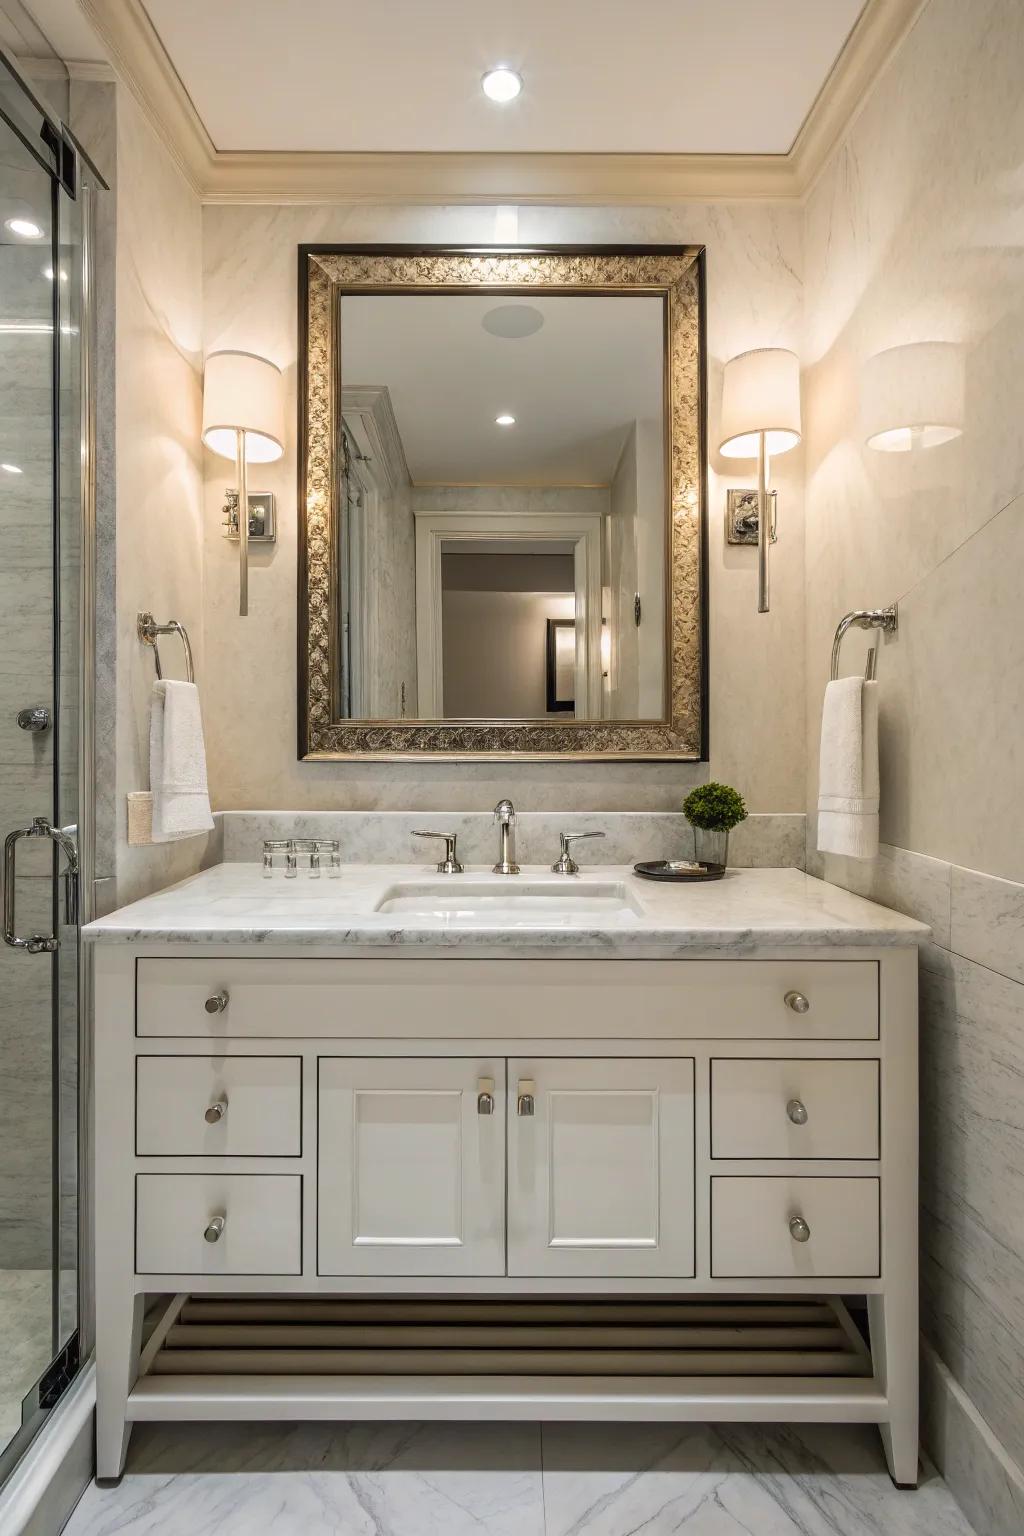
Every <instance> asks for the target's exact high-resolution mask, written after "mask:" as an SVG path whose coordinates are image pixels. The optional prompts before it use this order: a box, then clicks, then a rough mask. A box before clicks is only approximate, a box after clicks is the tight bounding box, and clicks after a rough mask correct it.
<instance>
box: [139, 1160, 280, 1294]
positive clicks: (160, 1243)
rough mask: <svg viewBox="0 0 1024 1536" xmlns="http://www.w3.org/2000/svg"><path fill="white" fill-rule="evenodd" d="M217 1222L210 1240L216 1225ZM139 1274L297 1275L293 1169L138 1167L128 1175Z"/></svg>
mask: <svg viewBox="0 0 1024 1536" xmlns="http://www.w3.org/2000/svg"><path fill="white" fill-rule="evenodd" d="M221 1218H222V1219H223V1228H222V1230H221V1231H220V1232H219V1235H217V1236H216V1238H215V1240H213V1241H210V1240H209V1239H208V1238H207V1237H206V1236H205V1234H206V1232H207V1230H211V1236H212V1235H213V1232H214V1231H215V1230H216V1227H215V1226H214V1227H213V1228H212V1229H211V1223H214V1224H216V1222H217V1221H218V1219H221ZM135 1270H136V1273H137V1274H140V1275H298V1274H301V1273H302V1179H301V1177H300V1175H298V1174H260V1173H228V1174H218V1173H140V1174H138V1175H137V1176H136V1179H135Z"/></svg>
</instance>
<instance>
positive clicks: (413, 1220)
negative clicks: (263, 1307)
mask: <svg viewBox="0 0 1024 1536" xmlns="http://www.w3.org/2000/svg"><path fill="white" fill-rule="evenodd" d="M488 1110H489V1111H490V1112H489V1113H487V1112H486V1111H488ZM504 1226H505V1063H504V1061H502V1060H500V1059H498V1060H486V1059H484V1060H478V1059H466V1058H457V1059H455V1060H452V1059H450V1058H449V1059H438V1058H425V1057H421V1058H414V1059H412V1060H410V1059H408V1058H404V1059H402V1060H395V1059H391V1058H388V1059H386V1060H385V1059H380V1058H373V1059H359V1058H355V1057H344V1058H342V1057H321V1058H320V1062H319V1148H318V1194H317V1271H318V1273H319V1274H321V1275H424V1276H431V1275H503V1274H504V1273H505V1244H504Z"/></svg>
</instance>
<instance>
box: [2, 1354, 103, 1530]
mask: <svg viewBox="0 0 1024 1536" xmlns="http://www.w3.org/2000/svg"><path fill="white" fill-rule="evenodd" d="M95 1407H96V1368H95V1366H94V1365H93V1364H92V1363H91V1362H90V1363H89V1364H88V1365H87V1366H86V1367H85V1369H84V1370H83V1371H81V1373H80V1374H79V1376H78V1378H77V1380H76V1381H75V1382H74V1384H73V1385H72V1386H71V1387H70V1388H69V1390H68V1392H67V1395H66V1396H65V1397H64V1398H63V1399H62V1401H61V1402H60V1403H58V1405H57V1407H56V1408H55V1409H54V1410H53V1412H52V1414H51V1415H50V1417H49V1419H48V1420H47V1422H46V1423H45V1425H44V1426H43V1428H42V1429H41V1430H40V1431H39V1433H38V1435H37V1436H36V1438H35V1439H34V1440H33V1441H32V1444H31V1445H30V1446H29V1448H28V1450H27V1451H26V1452H25V1455H24V1457H23V1458H22V1460H21V1462H20V1464H19V1465H18V1467H17V1468H16V1469H15V1471H14V1472H12V1473H11V1476H10V1478H9V1479H8V1482H7V1485H6V1487H5V1488H4V1489H3V1491H2V1492H0V1531H3V1533H4V1536H56V1533H57V1532H58V1531H61V1530H63V1529H64V1526H65V1524H66V1523H67V1521H68V1519H69V1518H70V1515H71V1512H72V1510H73V1509H74V1507H75V1505H76V1504H77V1503H78V1501H79V1499H80V1498H81V1496H82V1494H83V1493H84V1492H85V1490H86V1488H87V1487H88V1486H89V1483H90V1481H91V1479H92V1474H93V1467H94V1465H95V1452H94V1442H95V1422H94V1421H95Z"/></svg>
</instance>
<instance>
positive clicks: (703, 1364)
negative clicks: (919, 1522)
mask: <svg viewBox="0 0 1024 1536" xmlns="http://www.w3.org/2000/svg"><path fill="white" fill-rule="evenodd" d="M926 932H927V930H926V929H924V928H923V927H922V926H921V925H920V924H918V923H915V922H912V921H910V920H909V919H907V918H904V917H902V916H900V915H899V914H897V913H895V912H892V911H889V910H887V909H884V908H881V907H877V906H875V905H873V904H872V903H869V902H866V901H863V900H861V899H859V898H857V897H855V896H853V895H850V894H849V893H847V892H845V891H841V890H838V889H836V888H834V887H832V886H828V885H825V884H823V883H821V882H820V881H816V880H813V879H810V878H809V877H807V876H805V875H803V874H801V873H799V872H797V871H795V870H750V871H744V872H730V874H729V875H728V876H727V877H726V879H724V880H723V881H721V882H719V883H717V884H713V885H698V886H670V885H658V884H654V883H646V882H642V881H639V880H638V879H636V877H635V876H634V875H633V874H632V873H631V872H630V871H629V870H627V869H622V868H606V869H601V870H599V871H594V872H592V873H587V874H583V875H577V876H572V877H569V878H565V877H559V876H556V875H553V874H550V873H547V872H545V873H541V872H540V871H533V870H528V869H527V870H524V871H523V873H522V875H520V876H519V877H518V878H517V879H514V880H509V879H505V880H502V879H501V878H499V877H497V876H493V875H491V874H490V873H487V874H484V873H482V872H473V871H469V872H467V873H464V874H460V875H456V876H449V877H447V878H442V877H439V876H435V875H430V874H427V873H426V872H425V871H424V869H423V868H415V869H413V868H400V867H397V866H392V867H376V868H371V867H356V868H353V867H350V866H349V867H346V868H344V869H343V870H342V871H341V872H340V875H339V877H338V878H335V879H330V878H323V879H321V880H318V881H313V880H298V881H291V882H289V881H283V880H279V879H277V878H274V879H273V880H270V881H267V880H263V879H261V876H260V871H259V868H258V867H257V866H255V865H240V864H234V865H232V864H226V865H221V866H219V867H217V868H214V869H212V870H209V871H207V872H205V873H204V874H201V875H198V876H196V877H195V878H193V879H191V880H189V881H186V882H185V883H184V884H183V885H181V886H179V887H176V888H174V889H172V890H170V891H165V892H162V893H160V894H158V895H156V896H152V897H149V898H147V899H146V900H144V901H141V902H139V903H137V904H136V905H135V906H132V907H128V908H125V909H123V910H122V911H120V912H118V913H115V914H114V915H112V916H111V917H109V918H106V919H104V920H102V921H100V922H97V923H94V924H92V925H91V927H90V928H88V929H87V930H86V935H87V937H88V938H90V939H91V940H92V942H93V956H94V975H95V988H96V1046H95V1051H96V1192H97V1193H96V1232H97V1273H96V1300H97V1350H98V1372H99V1374H98V1472H99V1476H100V1477H101V1478H116V1477H118V1476H119V1475H120V1473H121V1471H122V1468H123V1463H124V1454H125V1448H126V1442H127V1434H128V1431H129V1430H130V1427H131V1425H132V1424H133V1423H135V1422H137V1421H139V1420H167V1419H224V1418H233V1419H315V1418H331V1419H382V1418H402V1419H409V1418H413V1419H425V1418H447V1419H462V1418H491V1419H498V1420H502V1419H523V1418H529V1419H588V1418H601V1419H612V1420H615V1419H623V1420H624V1419H634V1420H635V1419H639V1420H644V1419H647V1420H666V1419H667V1420H672V1419H701V1420H725V1419H732V1420H758V1419H760V1420H793V1421H796V1420H831V1421H859V1422H873V1423H877V1424H878V1425H879V1427H880V1429H881V1432H882V1436H883V1439H884V1442H885V1447H886V1453H887V1456H888V1460H889V1466H890V1470H891V1472H892V1475H893V1477H894V1478H895V1480H896V1481H897V1482H899V1483H901V1484H912V1483H914V1482H915V1481H916V1478H917V1102H916V1100H917V1086H916V1074H917V954H916V945H917V943H918V941H919V940H921V939H922V938H923V937H924V936H925V935H926ZM146 1295H150V1296H152V1295H162V1296H165V1297H168V1298H170V1299H169V1303H168V1305H167V1307H166V1308H165V1310H164V1312H163V1314H162V1315H161V1317H160V1318H159V1321H158V1322H157V1323H156V1325H155V1327H154V1328H153V1329H152V1331H151V1332H150V1333H149V1336H148V1338H147V1339H145V1340H143V1298H144V1296H146ZM851 1296H855V1297H860V1296H866V1297H867V1305H868V1315H869V1319H870V1345H868V1344H867V1343H866V1342H865V1341H864V1339H863V1337H862V1334H861V1331H860V1330H859V1329H858V1328H857V1327H856V1326H855V1324H854V1323H853V1321H852V1319H851V1316H850V1313H849V1312H848V1311H847V1309H846V1307H845V1305H844V1304H843V1301H842V1300H841V1298H842V1297H847V1298H849V1297H851Z"/></svg>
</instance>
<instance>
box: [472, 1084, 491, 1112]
mask: <svg viewBox="0 0 1024 1536" xmlns="http://www.w3.org/2000/svg"><path fill="white" fill-rule="evenodd" d="M476 1086H477V1095H476V1112H477V1114H478V1115H493V1114H494V1078H493V1077H482V1078H481V1079H480V1081H479V1082H478V1083H477V1085H476Z"/></svg>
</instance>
